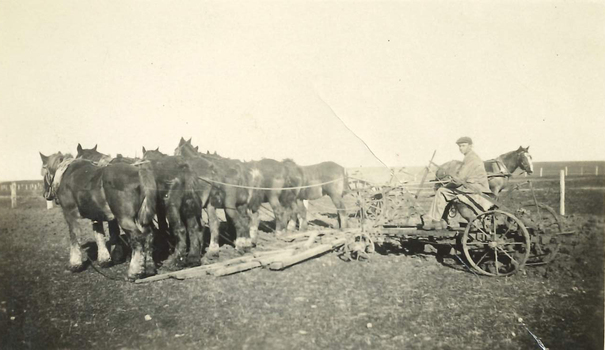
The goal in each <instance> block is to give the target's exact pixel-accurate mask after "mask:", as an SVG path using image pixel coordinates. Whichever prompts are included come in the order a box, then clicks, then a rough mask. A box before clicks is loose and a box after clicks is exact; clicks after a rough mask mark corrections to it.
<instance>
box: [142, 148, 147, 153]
mask: <svg viewBox="0 0 605 350" xmlns="http://www.w3.org/2000/svg"><path fill="white" fill-rule="evenodd" d="M145 152H147V150H145V146H143V154H145Z"/></svg>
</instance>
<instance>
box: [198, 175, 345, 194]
mask: <svg viewBox="0 0 605 350" xmlns="http://www.w3.org/2000/svg"><path fill="white" fill-rule="evenodd" d="M198 178H199V179H200V180H202V181H206V182H208V183H213V184H218V185H224V186H229V187H236V188H244V189H248V190H267V191H282V190H300V189H304V188H311V187H320V186H323V185H327V184H331V183H333V182H337V181H342V180H343V179H344V177H340V178H338V179H335V180H332V181H327V182H322V183H319V184H315V185H307V186H296V187H280V188H274V187H252V186H244V185H234V184H230V183H226V182H221V181H216V180H210V179H207V178H205V177H201V176H199V177H198Z"/></svg>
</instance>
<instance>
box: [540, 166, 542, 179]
mask: <svg viewBox="0 0 605 350" xmlns="http://www.w3.org/2000/svg"><path fill="white" fill-rule="evenodd" d="M540 177H542V168H540Z"/></svg>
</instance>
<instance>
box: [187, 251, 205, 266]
mask: <svg viewBox="0 0 605 350" xmlns="http://www.w3.org/2000/svg"><path fill="white" fill-rule="evenodd" d="M201 264H202V261H201V259H200V257H199V255H197V256H195V255H191V254H189V255H188V256H187V266H200V265H201Z"/></svg>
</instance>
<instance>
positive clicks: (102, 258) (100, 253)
mask: <svg viewBox="0 0 605 350" xmlns="http://www.w3.org/2000/svg"><path fill="white" fill-rule="evenodd" d="M95 239H96V241H97V261H98V262H99V263H104V262H108V261H111V255H110V254H109V251H108V250H107V244H105V235H103V234H101V233H95Z"/></svg>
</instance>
